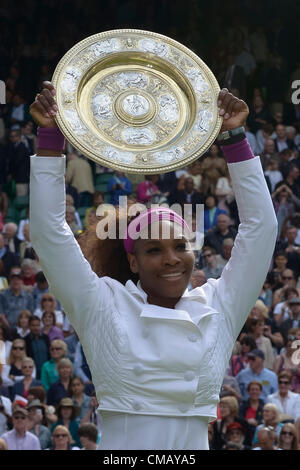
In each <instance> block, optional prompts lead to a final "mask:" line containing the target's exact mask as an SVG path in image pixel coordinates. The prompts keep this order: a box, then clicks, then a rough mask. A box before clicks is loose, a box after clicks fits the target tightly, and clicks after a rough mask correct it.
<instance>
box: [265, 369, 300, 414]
mask: <svg viewBox="0 0 300 470" xmlns="http://www.w3.org/2000/svg"><path fill="white" fill-rule="evenodd" d="M291 383H292V373H291V372H290V371H288V370H284V371H282V372H280V373H279V374H278V392H275V393H272V394H270V395H268V397H267V403H274V404H275V405H277V406H278V408H279V411H280V413H282V414H285V415H288V416H290V418H292V419H293V420H294V421H297V419H299V418H300V395H299V394H298V393H294V392H292V391H291Z"/></svg>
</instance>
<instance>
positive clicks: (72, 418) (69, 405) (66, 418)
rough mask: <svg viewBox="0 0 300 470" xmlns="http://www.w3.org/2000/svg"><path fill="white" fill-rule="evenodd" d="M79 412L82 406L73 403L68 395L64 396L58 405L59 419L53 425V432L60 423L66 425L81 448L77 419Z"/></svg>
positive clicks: (74, 441) (75, 442)
mask: <svg viewBox="0 0 300 470" xmlns="http://www.w3.org/2000/svg"><path fill="white" fill-rule="evenodd" d="M79 414H80V408H79V407H78V406H77V405H75V404H74V403H73V400H72V399H71V398H67V397H66V398H63V399H62V400H61V401H60V403H59V405H58V407H57V416H58V420H57V422H56V423H54V424H53V425H52V427H51V432H53V431H54V429H55V428H56V426H58V425H62V426H65V427H66V428H67V429H68V430H69V432H70V434H71V436H72V440H73V443H74V444H75V445H76V446H78V447H80V448H81V442H80V439H79V435H78V428H79V424H78V421H77V419H76V418H77V417H78V416H79Z"/></svg>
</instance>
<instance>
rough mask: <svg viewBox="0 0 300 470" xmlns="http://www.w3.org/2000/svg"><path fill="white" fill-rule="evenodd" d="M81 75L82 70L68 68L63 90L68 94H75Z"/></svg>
mask: <svg viewBox="0 0 300 470" xmlns="http://www.w3.org/2000/svg"><path fill="white" fill-rule="evenodd" d="M80 75H81V73H80V70H78V69H76V68H75V67H67V68H66V75H65V77H64V79H63V81H62V84H61V85H62V88H63V90H64V91H66V92H68V93H72V92H74V91H75V90H76V86H77V81H78V79H79V77H80Z"/></svg>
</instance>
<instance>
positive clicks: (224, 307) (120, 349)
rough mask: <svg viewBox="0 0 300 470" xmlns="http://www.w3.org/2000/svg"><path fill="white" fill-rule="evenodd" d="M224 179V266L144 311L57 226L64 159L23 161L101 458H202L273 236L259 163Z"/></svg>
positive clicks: (36, 228) (39, 238)
mask: <svg viewBox="0 0 300 470" xmlns="http://www.w3.org/2000/svg"><path fill="white" fill-rule="evenodd" d="M229 170H230V174H231V179H232V185H233V190H234V192H235V195H236V200H237V204H238V207H239V211H240V219H241V224H240V226H239V233H238V235H237V237H236V239H235V245H234V247H233V250H232V255H231V259H230V261H229V262H228V263H227V265H226V267H225V269H224V270H223V273H222V276H221V278H220V279H218V280H215V279H209V280H208V282H207V283H206V284H205V285H204V286H202V287H198V288H196V289H194V290H192V291H190V292H188V291H186V292H185V293H184V295H183V296H182V297H181V299H180V300H179V302H178V303H177V304H176V306H175V308H174V309H168V308H163V307H159V306H156V305H152V304H149V303H148V301H147V294H146V293H145V292H144V291H143V289H142V287H141V285H139V284H138V285H137V286H136V285H135V284H134V283H133V282H132V281H127V283H126V285H125V286H124V285H122V284H120V283H119V282H118V281H116V280H114V279H112V278H109V277H102V278H99V277H98V276H97V275H96V274H95V273H94V272H93V271H92V270H91V267H90V265H89V263H88V262H87V261H86V260H85V259H84V257H83V255H82V252H81V250H80V249H79V247H78V244H77V242H76V240H75V239H74V236H73V234H72V232H71V231H70V228H69V227H68V225H67V223H66V222H65V219H64V204H65V201H64V198H65V189H64V171H65V161H64V158H62V157H61V158H52V157H35V156H34V157H31V183H30V204H31V209H30V214H31V240H32V244H33V246H34V249H35V250H36V252H37V254H38V256H39V260H40V264H41V266H42V268H43V272H44V273H45V276H46V278H47V280H48V282H49V288H50V289H51V292H53V294H54V295H55V297H56V298H58V299H59V300H60V302H61V303H62V306H63V309H64V311H65V312H66V314H67V315H68V316H69V319H70V322H71V324H72V326H73V327H74V329H75V331H76V332H77V334H78V336H79V340H80V343H81V344H82V346H83V350H84V353H85V356H86V359H87V362H88V364H89V367H90V370H91V373H92V377H93V383H94V385H95V390H96V394H97V399H98V402H99V411H100V412H101V415H102V419H103V418H104V424H103V422H102V443H103V444H102V445H103V446H105V447H106V448H112V447H114V446H115V445H120V446H122V448H123V449H126V448H132V447H134V448H135V449H143V448H147V447H146V446H147V445H148V444H147V442H145V439H144V436H146V437H147V438H148V439H149V442H151V446H152V448H155V449H158V448H162V445H163V446H165V447H164V448H165V449H175V448H178V449H185V448H190V447H188V446H189V445H192V444H191V443H193V448H197V449H201V448H207V422H208V421H209V420H214V419H215V418H216V406H217V403H218V401H219V392H220V388H221V385H222V381H223V376H224V373H225V370H226V368H227V365H228V361H229V358H230V356H231V352H232V348H233V345H234V341H235V339H236V338H237V336H238V334H239V332H240V330H241V329H242V326H243V325H244V323H245V321H246V318H247V316H248V314H249V311H250V310H251V308H252V306H253V305H254V303H255V300H256V299H257V297H258V295H259V292H260V290H261V286H262V285H263V282H264V280H265V276H266V274H267V272H268V268H269V265H270V262H271V258H272V255H273V249H274V246H275V240H276V235H277V221H276V216H275V213H274V209H273V205H272V201H271V198H270V195H269V192H268V189H267V186H266V183H265V179H264V176H263V173H262V169H261V164H260V161H259V158H258V157H256V158H254V159H252V160H248V161H245V162H241V163H234V164H230V165H229ZM257 259H259V260H260V263H259V264H258V263H257ZM107 413H108V414H107ZM127 415H130V417H129V419H128V416H127ZM106 417H108V419H106ZM162 418H167V419H162ZM182 418H184V419H182ZM162 422H164V423H165V424H164V427H162ZM204 423H205V424H204ZM139 425H140V426H141V427H139ZM124 426H125V427H124ZM136 429H139V430H140V431H141V434H139V433H138V432H136ZM124 431H125V432H126V436H123V433H124ZM184 433H185V434H184ZM165 434H169V436H170V437H169V438H168V439H167V438H166V437H165ZM195 435H196V436H197V442H195V438H194V436H195ZM127 436H130V437H131V440H130V443H129V442H128V439H127ZM162 436H164V437H162ZM115 443H119V444H115ZM197 443H198V445H197ZM128 446H131V447H128Z"/></svg>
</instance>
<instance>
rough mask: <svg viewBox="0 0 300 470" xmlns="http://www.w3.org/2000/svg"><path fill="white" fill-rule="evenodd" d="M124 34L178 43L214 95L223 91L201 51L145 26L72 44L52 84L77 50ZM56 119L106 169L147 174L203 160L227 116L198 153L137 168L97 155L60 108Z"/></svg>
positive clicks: (217, 121)
mask: <svg viewBox="0 0 300 470" xmlns="http://www.w3.org/2000/svg"><path fill="white" fill-rule="evenodd" d="M123 34H140V35H141V36H144V37H145V38H147V37H150V38H153V39H161V40H163V41H164V42H165V43H167V44H168V45H170V46H174V47H175V48H176V49H178V50H179V51H181V52H182V53H184V54H185V55H187V56H188V57H190V58H191V59H192V60H194V61H195V62H196V64H197V65H198V66H199V69H200V70H201V71H202V70H204V72H205V74H206V78H208V80H209V83H210V85H211V87H212V91H213V96H214V98H215V99H216V100H217V97H218V94H219V91H220V86H219V84H218V82H217V79H216V77H215V75H214V74H213V72H212V71H211V70H210V68H209V67H208V66H207V65H206V63H205V62H204V61H203V60H202V59H201V58H200V57H199V56H197V54H195V53H194V52H193V51H192V50H190V49H189V48H188V47H186V46H184V45H183V44H181V43H180V42H178V41H176V40H175V39H172V38H169V37H168V36H165V35H163V34H160V33H156V32H152V31H147V30H142V29H132V28H124V29H123V28H122V29H112V30H108V31H103V32H100V33H96V34H93V35H91V36H88V37H87V38H84V39H82V40H81V41H79V42H78V43H76V44H75V45H74V46H72V47H71V48H70V49H69V50H68V51H67V52H66V53H65V54H64V55H63V57H62V58H61V59H60V61H59V62H58V64H57V66H56V68H55V70H54V72H53V75H52V79H51V83H52V84H53V86H54V87H55V89H56V88H57V85H58V81H59V79H60V76H61V73H62V71H63V70H64V69H65V67H66V65H67V64H68V63H69V62H70V60H71V58H73V57H74V56H76V54H77V53H79V52H81V51H82V50H83V49H84V48H86V47H88V46H89V45H92V44H93V43H94V42H96V41H99V40H103V39H106V38H107V37H110V38H111V37H112V35H116V36H122V35H123ZM145 54H146V53H145ZM108 55H113V53H110V54H108ZM100 60H101V59H99V61H100ZM166 62H167V61H166ZM170 65H171V64H170ZM180 73H182V72H180ZM58 108H59V106H58ZM55 121H56V123H57V125H58V126H59V128H60V130H61V132H62V133H63V134H64V136H65V137H66V139H67V140H68V141H69V142H70V143H71V144H72V145H73V146H74V147H75V148H76V149H78V150H79V151H80V152H81V153H82V154H83V155H84V156H86V157H87V158H88V159H90V160H92V161H94V162H96V163H98V164H100V165H102V166H104V167H106V168H111V169H113V170H117V171H122V172H124V173H132V174H145V175H146V174H162V173H168V172H171V171H175V170H178V169H180V168H183V167H186V166H188V165H190V164H191V163H193V162H194V161H195V160H197V159H199V158H200V157H201V156H203V155H204V154H205V153H206V152H207V150H208V149H209V148H210V146H211V145H212V144H213V142H214V141H215V140H216V138H217V136H218V134H219V133H220V129H221V127H222V122H223V119H222V117H221V116H219V114H218V113H217V115H216V118H215V122H214V125H213V129H212V130H211V131H210V135H209V137H208V138H207V140H206V141H205V143H204V144H203V145H201V146H200V147H199V149H197V150H196V151H195V152H193V153H192V154H190V155H188V156H187V157H183V158H182V159H180V160H179V161H175V162H169V163H166V164H159V163H158V162H157V165H156V166H154V165H151V166H146V165H145V167H141V168H136V167H134V166H130V165H129V164H122V163H120V162H115V161H112V160H108V159H107V158H105V157H99V156H97V155H96V154H95V153H93V152H92V151H91V150H90V149H89V148H87V146H86V145H85V144H84V142H83V141H82V140H81V139H80V137H78V136H76V135H75V133H73V132H72V130H71V129H69V128H68V127H67V125H66V122H65V121H66V119H65V118H64V117H63V116H62V115H61V113H60V109H58V112H57V113H56V116H55Z"/></svg>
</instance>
